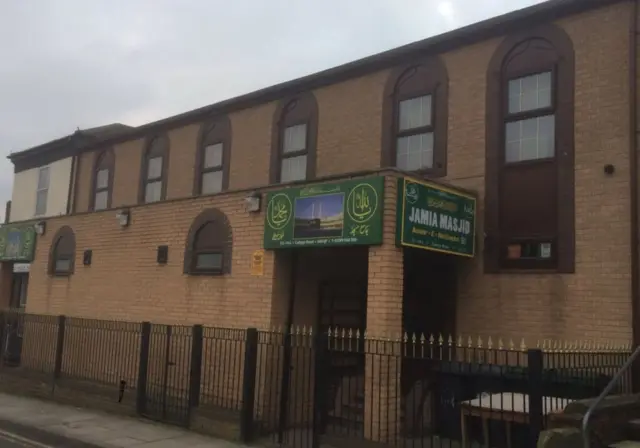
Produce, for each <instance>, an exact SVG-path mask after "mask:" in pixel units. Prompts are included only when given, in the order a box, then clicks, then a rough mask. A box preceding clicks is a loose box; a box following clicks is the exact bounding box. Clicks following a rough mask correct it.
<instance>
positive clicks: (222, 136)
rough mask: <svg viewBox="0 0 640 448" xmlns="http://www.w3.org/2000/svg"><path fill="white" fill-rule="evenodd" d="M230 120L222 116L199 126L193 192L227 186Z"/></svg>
mask: <svg viewBox="0 0 640 448" xmlns="http://www.w3.org/2000/svg"><path fill="white" fill-rule="evenodd" d="M230 164H231V121H230V120H229V117H227V116H226V115H225V116H222V117H219V118H217V119H215V120H212V121H210V122H207V123H204V124H203V125H202V127H201V128H200V136H199V139H198V152H197V155H196V164H195V166H196V171H195V175H194V181H195V182H194V185H193V194H194V196H197V195H200V194H212V193H219V192H221V191H225V190H227V189H228V188H229V167H230Z"/></svg>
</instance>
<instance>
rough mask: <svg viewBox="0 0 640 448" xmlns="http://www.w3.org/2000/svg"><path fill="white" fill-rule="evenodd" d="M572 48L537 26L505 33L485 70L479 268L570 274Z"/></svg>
mask: <svg viewBox="0 0 640 448" xmlns="http://www.w3.org/2000/svg"><path fill="white" fill-rule="evenodd" d="M574 72H575V67H574V52H573V44H572V42H571V39H570V38H569V36H568V35H567V34H566V33H565V32H564V31H563V30H562V29H561V28H559V27H557V26H555V25H545V26H543V27H539V28H536V29H533V30H531V31H528V32H523V33H521V34H518V35H514V36H510V37H508V38H506V39H505V40H504V41H503V42H502V43H501V45H500V46H499V47H498V49H497V50H496V52H495V54H494V55H493V58H492V59H491V62H490V65H489V69H488V74H487V102H486V107H487V113H486V117H487V130H486V145H487V147H486V174H485V191H486V206H485V207H486V212H485V235H486V240H485V251H484V255H485V269H486V270H487V271H488V272H497V271H499V270H501V269H551V270H556V271H559V272H565V273H570V272H573V271H574V269H575V267H574V264H575V263H574V257H575V254H574V251H575V230H574V219H575V218H574V210H575V205H574V194H575V193H574V188H575V187H574V78H575V73H574Z"/></svg>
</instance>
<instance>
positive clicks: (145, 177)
mask: <svg viewBox="0 0 640 448" xmlns="http://www.w3.org/2000/svg"><path fill="white" fill-rule="evenodd" d="M168 179H169V137H168V136H167V135H165V134H161V135H156V136H154V137H151V138H149V139H148V140H147V142H146V144H145V149H144V152H143V153H142V163H141V164H140V190H139V193H138V200H139V202H140V203H141V204H145V203H146V204H148V203H152V202H158V201H164V200H165V199H166V197H167V181H168Z"/></svg>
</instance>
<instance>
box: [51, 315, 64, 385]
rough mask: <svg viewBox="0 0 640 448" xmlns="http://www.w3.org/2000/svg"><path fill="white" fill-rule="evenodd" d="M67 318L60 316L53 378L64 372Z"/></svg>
mask: <svg viewBox="0 0 640 448" xmlns="http://www.w3.org/2000/svg"><path fill="white" fill-rule="evenodd" d="M66 321H67V318H66V316H65V315H60V316H58V341H57V343H56V361H55V368H54V371H53V379H54V380H56V379H58V378H60V375H61V373H62V354H63V351H64V331H65V327H66Z"/></svg>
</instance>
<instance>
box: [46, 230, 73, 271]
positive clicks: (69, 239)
mask: <svg viewBox="0 0 640 448" xmlns="http://www.w3.org/2000/svg"><path fill="white" fill-rule="evenodd" d="M75 258H76V235H75V233H74V232H73V229H72V228H71V227H69V226H64V227H61V228H60V229H58V231H57V232H56V234H55V235H54V236H53V239H52V240H51V247H50V248H49V266H48V272H49V275H53V276H60V277H66V276H69V275H71V274H73V272H74V268H75Z"/></svg>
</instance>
